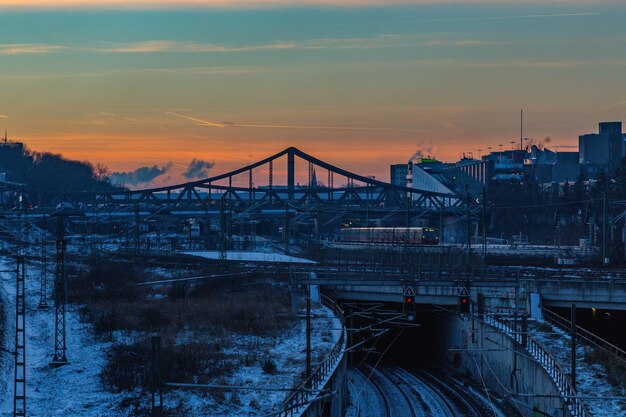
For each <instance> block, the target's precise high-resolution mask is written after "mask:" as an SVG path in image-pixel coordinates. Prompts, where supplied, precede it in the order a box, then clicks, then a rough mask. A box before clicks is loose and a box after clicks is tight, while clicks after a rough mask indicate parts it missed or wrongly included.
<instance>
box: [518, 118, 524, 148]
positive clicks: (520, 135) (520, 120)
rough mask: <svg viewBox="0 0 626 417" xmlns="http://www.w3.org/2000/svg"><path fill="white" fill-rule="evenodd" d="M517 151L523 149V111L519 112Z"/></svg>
mask: <svg viewBox="0 0 626 417" xmlns="http://www.w3.org/2000/svg"><path fill="white" fill-rule="evenodd" d="M519 149H520V151H521V150H522V149H524V110H520V111H519Z"/></svg>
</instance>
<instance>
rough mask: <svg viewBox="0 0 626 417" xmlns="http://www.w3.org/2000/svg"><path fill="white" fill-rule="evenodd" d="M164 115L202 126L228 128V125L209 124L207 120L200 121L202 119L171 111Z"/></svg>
mask: <svg viewBox="0 0 626 417" xmlns="http://www.w3.org/2000/svg"><path fill="white" fill-rule="evenodd" d="M165 114H168V115H170V116H174V117H179V118H181V119H187V120H191V121H193V122H198V123H200V124H201V125H204V126H211V127H226V126H229V125H228V124H225V123H215V122H210V121H208V120H202V119H196V118H194V117H189V116H183V115H182V114H178V113H174V112H173V111H166V112H165Z"/></svg>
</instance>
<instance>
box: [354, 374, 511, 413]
mask: <svg viewBox="0 0 626 417" xmlns="http://www.w3.org/2000/svg"><path fill="white" fill-rule="evenodd" d="M357 372H359V375H360V380H361V382H360V383H361V385H363V384H370V385H371V387H372V388H371V390H374V391H375V392H376V396H380V399H381V401H380V403H381V406H380V407H378V408H379V410H377V411H378V413H376V412H374V413H373V414H371V415H376V416H382V417H431V416H432V417H435V416H436V417H487V416H489V417H493V416H496V417H498V416H503V415H504V414H503V413H502V412H500V411H499V410H497V409H496V408H494V406H493V405H492V404H491V403H490V402H489V400H487V399H486V398H484V397H482V396H481V395H480V394H478V393H476V392H474V391H472V390H469V389H467V388H466V387H464V386H463V385H462V384H461V383H460V382H458V381H456V380H455V379H453V378H450V377H448V376H446V375H445V374H444V373H441V374H439V373H433V372H430V371H425V370H418V371H408V370H406V369H403V368H400V367H386V366H385V367H379V368H374V367H372V366H371V365H364V366H362V367H361V368H360V369H359V370H358V371H357ZM369 411H370V412H371V410H369ZM363 415H368V414H367V413H366V414H363Z"/></svg>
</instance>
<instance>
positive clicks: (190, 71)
mask: <svg viewBox="0 0 626 417" xmlns="http://www.w3.org/2000/svg"><path fill="white" fill-rule="evenodd" d="M264 71H269V68H261V67H169V68H135V69H113V70H108V71H89V72H66V73H61V72H59V73H54V72H45V73H33V74H27V73H15V74H0V80H2V79H5V80H45V79H51V78H97V77H114V76H119V75H146V74H180V75H203V74H206V75H245V74H254V73H258V72H264Z"/></svg>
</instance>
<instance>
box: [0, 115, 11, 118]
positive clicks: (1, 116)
mask: <svg viewBox="0 0 626 417" xmlns="http://www.w3.org/2000/svg"><path fill="white" fill-rule="evenodd" d="M8 118H9V116H5V115H4V114H0V119H8Z"/></svg>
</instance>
